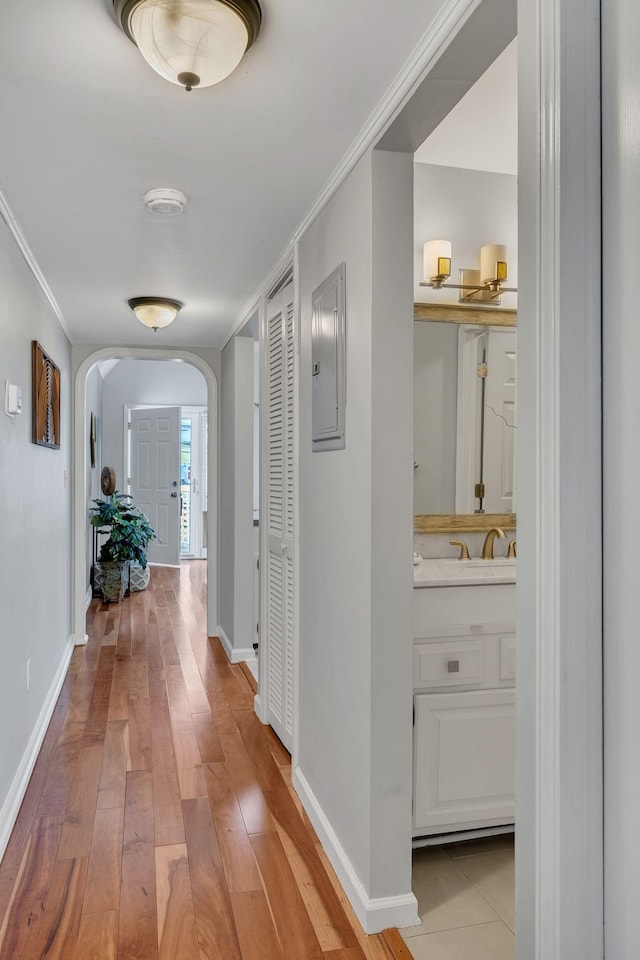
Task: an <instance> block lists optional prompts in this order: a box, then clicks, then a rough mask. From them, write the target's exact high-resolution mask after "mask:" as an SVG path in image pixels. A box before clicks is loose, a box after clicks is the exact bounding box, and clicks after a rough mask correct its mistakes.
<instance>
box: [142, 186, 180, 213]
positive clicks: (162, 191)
mask: <svg viewBox="0 0 640 960" xmlns="http://www.w3.org/2000/svg"><path fill="white" fill-rule="evenodd" d="M144 203H145V206H146V207H147V209H148V210H150V211H151V213H155V214H156V216H158V217H177V216H178V215H179V214H180V213H182V211H183V210H184V208H185V207H186V205H187V198H186V196H185V195H184V193H183V192H182V190H174V189H173V188H172V187H155V188H154V189H153V190H147V192H146V193H145V195H144Z"/></svg>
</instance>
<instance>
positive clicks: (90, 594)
mask: <svg viewBox="0 0 640 960" xmlns="http://www.w3.org/2000/svg"><path fill="white" fill-rule="evenodd" d="M92 599H93V590H92V589H91V584H89V586H88V587H87V592H86V593H85V596H84V612H85V613H86V612H87V610H88V609H89V605H90V603H91V600H92Z"/></svg>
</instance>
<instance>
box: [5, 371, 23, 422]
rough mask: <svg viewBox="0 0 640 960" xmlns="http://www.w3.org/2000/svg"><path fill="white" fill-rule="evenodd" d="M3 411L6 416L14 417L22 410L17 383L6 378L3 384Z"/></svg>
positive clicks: (20, 392) (20, 394)
mask: <svg viewBox="0 0 640 960" xmlns="http://www.w3.org/2000/svg"><path fill="white" fill-rule="evenodd" d="M4 412H5V413H6V415H7V416H8V417H15V416H16V414H18V413H21V412H22V391H21V389H20V387H19V386H17V384H15V383H9V381H8V380H6V381H5V385H4Z"/></svg>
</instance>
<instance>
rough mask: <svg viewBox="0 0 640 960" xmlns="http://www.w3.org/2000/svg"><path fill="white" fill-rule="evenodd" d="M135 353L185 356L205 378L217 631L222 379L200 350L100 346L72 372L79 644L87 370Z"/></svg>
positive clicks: (74, 607)
mask: <svg viewBox="0 0 640 960" xmlns="http://www.w3.org/2000/svg"><path fill="white" fill-rule="evenodd" d="M125 358H133V359H138V360H170V359H174V360H183V361H184V362H185V363H189V364H191V365H192V366H194V367H195V368H196V369H197V370H198V371H199V372H200V373H201V374H202V375H203V377H204V378H205V381H206V384H207V405H208V410H209V444H208V452H207V470H208V476H209V489H210V495H209V503H210V504H211V505H212V507H213V508H212V509H209V510H208V512H207V540H208V543H209V545H210V548H209V550H208V554H207V561H206V562H207V632H208V634H209V636H213V635H214V634H215V633H216V632H217V624H218V569H219V565H218V553H219V543H218V509H219V487H218V445H219V438H218V380H217V377H216V373H215V371H214V369H213V367H212V366H211V364H210V363H208V362H207V360H206V359H204V358H203V357H202V356H200V355H199V354H197V353H195V352H191V351H188V350H177V349H172V348H160V349H154V348H145V347H102V348H100V349H98V350H95V351H93V352H91V353H90V354H89V355H88V356H87V357H85V358H84V359H83V360H82V362H80V363H79V365H78V367H77V369H76V371H75V375H74V397H73V438H74V444H73V541H72V545H73V550H72V566H73V569H72V580H71V584H72V586H71V589H72V597H71V617H72V634H73V638H74V640H75V643H76V644H83V643H86V642H87V634H86V607H85V551H86V544H85V536H86V523H87V519H86V510H87V506H86V505H87V490H86V475H85V453H86V444H87V438H88V430H89V424H88V419H87V411H86V383H87V375H88V374H89V371H90V370H91V369H92V367H93V366H94V365H95V364H96V363H98V362H99V361H100V360H111V359H117V360H122V359H125Z"/></svg>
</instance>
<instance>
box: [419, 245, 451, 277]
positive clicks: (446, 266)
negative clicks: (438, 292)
mask: <svg viewBox="0 0 640 960" xmlns="http://www.w3.org/2000/svg"><path fill="white" fill-rule="evenodd" d="M423 254H424V279H425V280H426V281H427V282H429V281H430V280H436V279H437V280H446V279H447V277H449V276H451V244H450V243H449V241H448V240H429V241H427V243H425V245H424V250H423Z"/></svg>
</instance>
